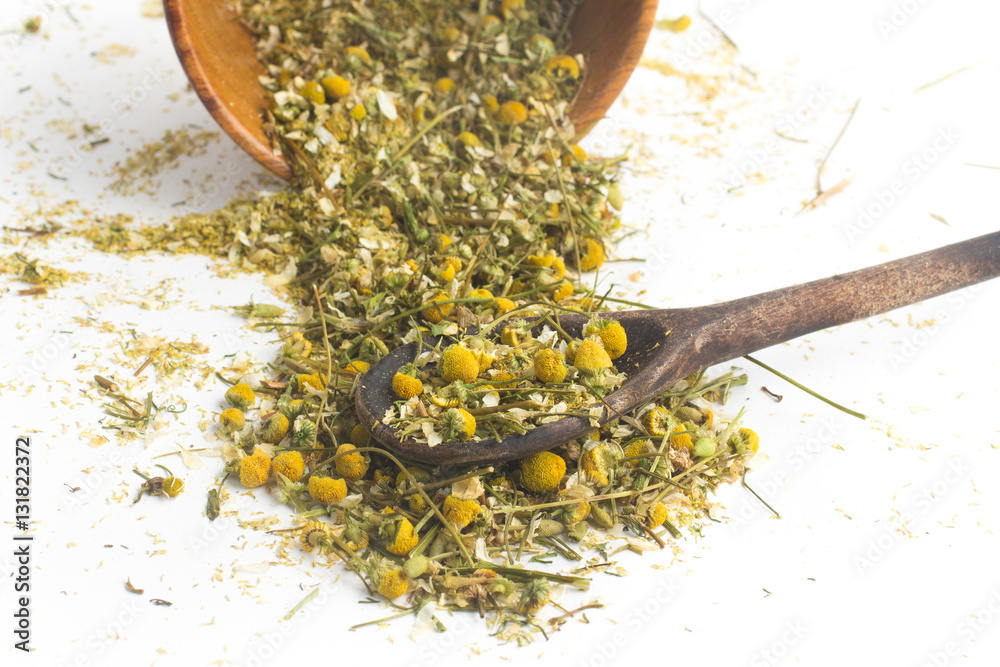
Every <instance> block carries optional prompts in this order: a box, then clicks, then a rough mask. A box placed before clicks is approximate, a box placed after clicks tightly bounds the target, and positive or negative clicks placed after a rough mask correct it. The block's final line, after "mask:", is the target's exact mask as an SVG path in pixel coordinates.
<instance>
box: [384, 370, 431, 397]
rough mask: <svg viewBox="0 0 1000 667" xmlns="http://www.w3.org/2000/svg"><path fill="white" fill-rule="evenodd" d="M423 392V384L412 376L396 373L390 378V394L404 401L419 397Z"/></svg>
mask: <svg viewBox="0 0 1000 667" xmlns="http://www.w3.org/2000/svg"><path fill="white" fill-rule="evenodd" d="M423 390H424V384H423V382H421V381H420V380H419V379H418V378H415V377H413V376H412V375H406V374H405V373H396V374H395V375H393V376H392V392H393V393H394V394H396V396H398V397H399V398H401V399H403V400H404V401H405V400H407V399H410V398H413V397H414V396H419V395H420V392H422V391H423Z"/></svg>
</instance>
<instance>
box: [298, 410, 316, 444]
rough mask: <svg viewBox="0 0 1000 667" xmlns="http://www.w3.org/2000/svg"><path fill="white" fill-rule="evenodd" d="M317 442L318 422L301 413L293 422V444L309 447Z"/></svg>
mask: <svg viewBox="0 0 1000 667" xmlns="http://www.w3.org/2000/svg"><path fill="white" fill-rule="evenodd" d="M314 442H316V424H315V423H314V422H313V420H312V419H310V418H309V417H308V416H307V415H299V416H298V417H296V418H295V422H293V423H292V445H294V446H295V447H308V446H309V445H311V444H313V443H314Z"/></svg>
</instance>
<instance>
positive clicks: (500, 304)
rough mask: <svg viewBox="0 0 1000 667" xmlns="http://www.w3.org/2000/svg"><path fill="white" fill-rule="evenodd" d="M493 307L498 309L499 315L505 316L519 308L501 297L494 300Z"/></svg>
mask: <svg viewBox="0 0 1000 667" xmlns="http://www.w3.org/2000/svg"><path fill="white" fill-rule="evenodd" d="M493 307H494V308H496V311H497V315H504V314H506V313H509V312H510V311H512V310H514V309H515V308H517V304H515V303H514V302H513V301H511V300H510V299H506V298H504V297H502V296H501V297H498V298H496V299H494V300H493Z"/></svg>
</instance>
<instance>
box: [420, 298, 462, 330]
mask: <svg viewBox="0 0 1000 667" xmlns="http://www.w3.org/2000/svg"><path fill="white" fill-rule="evenodd" d="M450 299H451V297H449V296H448V295H447V294H438V295H437V296H435V297H434V298H433V299H431V302H430V303H429V304H428V305H427V307H426V308H424V309H423V310H422V311H421V312H420V314H421V315H423V317H424V319H425V320H427V321H428V322H430V323H431V324H437V323H439V322H441V320H443V319H444V318H446V317H448V316H449V315H451V311H452V310H454V308H455V304H453V303H441V302H442V301H449V300H450Z"/></svg>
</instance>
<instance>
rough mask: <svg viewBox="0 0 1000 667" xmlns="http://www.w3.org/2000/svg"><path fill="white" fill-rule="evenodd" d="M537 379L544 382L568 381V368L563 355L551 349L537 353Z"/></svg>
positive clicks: (535, 360) (543, 349) (535, 362)
mask: <svg viewBox="0 0 1000 667" xmlns="http://www.w3.org/2000/svg"><path fill="white" fill-rule="evenodd" d="M534 364H535V377H537V378H538V379H539V380H541V381H542V382H546V383H548V382H562V381H563V380H565V379H566V373H567V372H568V371H567V368H566V364H564V363H563V355H562V353H561V352H556V351H555V350H551V349H549V348H542V349H541V350H539V351H538V352H535V359H534Z"/></svg>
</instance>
